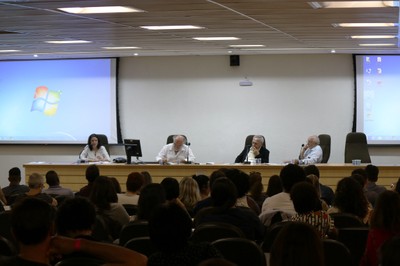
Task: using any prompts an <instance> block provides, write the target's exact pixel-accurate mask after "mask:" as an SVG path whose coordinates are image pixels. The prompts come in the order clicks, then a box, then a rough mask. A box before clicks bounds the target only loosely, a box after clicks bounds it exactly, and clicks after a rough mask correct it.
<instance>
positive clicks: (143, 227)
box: [119, 221, 150, 246]
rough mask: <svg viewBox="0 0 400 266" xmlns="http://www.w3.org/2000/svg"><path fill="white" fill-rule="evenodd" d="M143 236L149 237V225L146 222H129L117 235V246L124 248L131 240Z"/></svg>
mask: <svg viewBox="0 0 400 266" xmlns="http://www.w3.org/2000/svg"><path fill="white" fill-rule="evenodd" d="M144 236H150V234H149V223H148V222H147V221H134V222H130V223H128V224H126V225H125V226H124V227H122V230H121V233H120V235H119V245H120V246H124V245H125V243H126V242H128V241H129V240H131V239H132V238H136V237H144Z"/></svg>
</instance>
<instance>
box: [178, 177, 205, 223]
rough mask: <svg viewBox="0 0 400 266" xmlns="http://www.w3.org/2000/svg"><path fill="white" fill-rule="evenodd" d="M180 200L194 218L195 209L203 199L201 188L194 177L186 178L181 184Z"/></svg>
mask: <svg viewBox="0 0 400 266" xmlns="http://www.w3.org/2000/svg"><path fill="white" fill-rule="evenodd" d="M179 199H180V201H181V202H182V203H183V205H185V208H186V210H187V211H188V213H189V214H190V216H192V217H193V209H194V207H195V206H196V204H197V202H199V201H200V199H201V198H200V190H199V186H198V185H197V182H196V180H194V179H193V178H192V177H189V176H186V177H184V178H183V179H182V180H181V182H180V183H179Z"/></svg>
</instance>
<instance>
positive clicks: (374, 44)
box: [359, 43, 396, 46]
mask: <svg viewBox="0 0 400 266" xmlns="http://www.w3.org/2000/svg"><path fill="white" fill-rule="evenodd" d="M395 45H396V44H394V43H360V44H359V46H395Z"/></svg>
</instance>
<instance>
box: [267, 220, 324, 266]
mask: <svg viewBox="0 0 400 266" xmlns="http://www.w3.org/2000/svg"><path fill="white" fill-rule="evenodd" d="M304 265H310V266H311V265H313V266H323V265H324V253H323V248H322V242H321V239H320V237H319V234H318V232H317V230H316V229H315V228H314V227H313V226H311V225H309V224H307V223H301V222H288V223H287V224H286V225H285V226H284V227H283V228H282V229H281V231H280V232H279V233H278V235H277V237H276V238H275V241H274V244H273V246H272V249H271V253H270V259H269V266H304Z"/></svg>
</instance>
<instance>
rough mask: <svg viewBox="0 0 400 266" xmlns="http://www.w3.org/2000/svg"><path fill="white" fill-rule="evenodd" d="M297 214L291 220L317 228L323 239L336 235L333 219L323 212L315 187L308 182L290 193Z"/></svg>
mask: <svg viewBox="0 0 400 266" xmlns="http://www.w3.org/2000/svg"><path fill="white" fill-rule="evenodd" d="M290 197H291V199H292V201H293V205H294V209H295V210H296V212H297V214H296V215H294V216H293V217H292V218H291V220H292V221H296V222H303V223H308V224H310V225H312V226H314V227H315V229H316V230H317V231H318V233H319V235H320V237H321V238H325V237H327V236H331V235H333V234H334V233H336V230H335V226H334V224H333V219H331V218H330V216H329V214H328V213H326V212H325V211H323V210H322V206H321V200H320V198H319V196H318V193H317V191H316V189H315V187H314V186H313V185H312V184H310V183H308V182H300V183H297V184H296V185H294V186H293V188H292V190H291V191H290Z"/></svg>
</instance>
